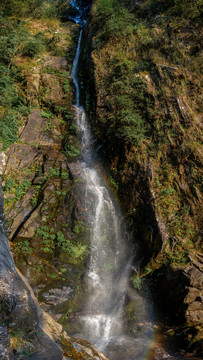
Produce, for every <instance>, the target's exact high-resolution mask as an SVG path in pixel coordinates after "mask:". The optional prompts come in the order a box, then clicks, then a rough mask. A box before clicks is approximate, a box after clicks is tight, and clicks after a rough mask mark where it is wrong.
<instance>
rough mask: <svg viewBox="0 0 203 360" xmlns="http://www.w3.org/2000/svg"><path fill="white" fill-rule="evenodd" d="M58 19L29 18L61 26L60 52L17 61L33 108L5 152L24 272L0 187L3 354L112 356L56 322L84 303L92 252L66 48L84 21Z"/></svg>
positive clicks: (36, 358)
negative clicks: (85, 276) (85, 278)
mask: <svg viewBox="0 0 203 360" xmlns="http://www.w3.org/2000/svg"><path fill="white" fill-rule="evenodd" d="M41 22H42V23H41ZM44 22H45V23H44ZM52 25H53V24H52V23H51V25H50V22H49V21H46V20H39V22H37V24H36V23H35V21H32V20H31V23H29V26H32V27H33V28H32V29H31V31H35V30H33V29H35V26H36V27H37V28H38V30H39V28H40V26H41V27H42V31H44V36H45V37H46V36H47V38H48V40H47V41H50V38H51V36H52V35H53V37H54V36H55V34H56V32H57V34H58V35H57V37H58V43H57V47H58V49H59V52H60V54H62V56H53V54H51V51H50V54H47V53H46V55H43V54H41V55H40V56H41V57H40V58H39V59H37V60H36V61H34V65H33V62H32V61H30V59H29V58H26V59H24V58H22V59H21V58H17V59H14V60H13V61H14V62H16V63H22V62H23V63H26V69H24V70H23V71H24V74H25V77H26V80H27V81H26V89H25V90H26V94H27V99H28V100H29V102H30V105H31V106H32V110H31V111H30V114H29V116H27V118H26V119H24V124H23V122H22V126H21V128H20V129H19V138H18V142H15V143H13V144H12V145H11V146H10V147H9V148H8V149H7V152H6V154H4V153H1V159H0V172H1V175H2V177H3V190H4V200H5V214H6V219H7V224H8V227H7V232H8V238H9V240H10V244H11V250H12V255H13V258H14V261H15V265H16V266H17V268H19V270H20V271H21V272H20V271H19V270H17V268H16V267H15V265H14V262H13V258H12V256H11V253H10V249H9V244H8V239H7V235H6V222H5V216H4V211H3V195H2V192H1V195H0V225H1V228H0V231H1V233H0V241H1V247H0V278H1V279H0V324H2V326H1V327H0V343H1V344H0V358H1V359H2V360H6V359H11V360H12V359H15V358H21V359H27V358H28V359H31V360H60V359H63V360H65V359H70V358H71V359H73V360H78V359H81V360H90V359H91V360H93V359H96V360H107V359H106V358H105V357H104V356H103V355H102V354H101V353H100V352H99V351H97V349H95V348H94V347H93V346H92V345H91V344H89V343H88V342H85V341H83V340H80V339H76V338H71V337H69V336H68V335H67V333H66V332H65V331H64V329H63V327H62V325H61V324H59V323H56V321H55V320H59V321H60V323H63V324H64V328H68V325H67V324H68V320H69V315H70V317H71V314H73V312H74V311H75V308H77V309H78V307H81V306H82V304H83V297H84V291H85V289H84V285H83V284H82V275H83V273H84V263H85V261H86V259H87V256H88V254H89V251H88V238H87V233H88V229H87V228H86V227H85V224H84V221H85V215H86V212H85V209H83V208H82V197H83V190H82V187H81V183H80V179H79V174H78V173H77V171H75V169H77V167H78V164H77V157H78V156H79V150H78V148H77V140H76V134H75V129H74V126H73V113H72V94H71V91H70V65H69V64H68V62H67V60H66V59H65V57H64V56H63V55H65V51H67V50H68V51H69V52H70V53H71V55H70V59H69V60H70V64H72V60H73V56H74V48H75V46H76V43H75V42H74V41H70V39H71V38H72V36H73V35H75V33H78V26H76V25H74V24H71V25H70V26H69V25H65V26H63V25H61V24H60V23H59V22H57V27H58V29H56V25H54V27H53V26H52ZM74 37H75V36H74ZM76 40H77V39H75V41H76ZM69 48H71V51H70V49H69ZM49 50H50V49H49ZM55 50H56V49H55ZM68 68H69V70H68ZM1 148H2V147H1ZM28 281H29V283H30V284H31V286H32V287H33V289H34V292H33V290H32V288H31V287H30V285H29V283H28ZM35 296H37V297H38V300H39V301H40V305H39V303H38V300H37V299H36V297H35ZM75 298H76V301H75ZM44 310H46V311H48V312H49V313H50V314H52V315H53V317H54V318H55V320H54V319H53V318H52V317H51V316H50V315H48V314H47V313H45V312H44ZM9 335H10V339H9Z"/></svg>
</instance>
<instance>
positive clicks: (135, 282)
mask: <svg viewBox="0 0 203 360" xmlns="http://www.w3.org/2000/svg"><path fill="white" fill-rule="evenodd" d="M130 280H131V282H132V284H133V286H134V288H135V289H136V290H141V287H142V279H141V277H140V276H139V275H136V276H134V277H132V278H131V279H130Z"/></svg>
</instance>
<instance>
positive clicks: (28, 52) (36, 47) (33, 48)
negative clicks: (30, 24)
mask: <svg viewBox="0 0 203 360" xmlns="http://www.w3.org/2000/svg"><path fill="white" fill-rule="evenodd" d="M43 50H44V45H43V43H42V42H41V40H40V39H36V38H35V39H30V40H28V41H26V42H25V43H24V46H23V49H22V55H23V56H28V57H30V58H33V57H34V56H35V55H38V54H39V53H40V52H42V51H43Z"/></svg>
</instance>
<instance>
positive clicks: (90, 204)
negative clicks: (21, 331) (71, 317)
mask: <svg viewBox="0 0 203 360" xmlns="http://www.w3.org/2000/svg"><path fill="white" fill-rule="evenodd" d="M81 39H82V30H81V32H80V36H79V41H78V46H77V51H76V55H75V59H74V62H73V68H72V74H71V76H72V80H73V83H74V86H75V90H76V104H75V114H76V121H77V127H78V130H79V138H80V141H81V152H82V160H81V162H82V173H81V174H80V176H81V177H82V178H83V181H84V187H85V199H86V200H85V204H84V207H85V208H86V209H87V213H88V221H89V226H90V229H91V235H90V243H91V254H90V263H89V268H88V271H87V276H86V282H87V287H88V294H89V295H88V297H87V299H86V304H85V309H84V313H83V314H82V315H81V317H80V321H81V333H80V334H79V335H80V337H81V338H84V339H86V340H88V341H90V342H91V343H92V344H94V345H95V346H96V347H97V348H98V349H99V350H100V351H102V352H103V353H104V354H105V355H106V356H108V357H109V358H110V360H125V359H126V360H127V359H128V360H134V359H138V358H140V356H142V358H143V353H144V351H145V349H146V347H147V344H148V341H147V337H146V335H144V336H143V337H141V338H140V337H139V338H135V337H129V336H126V335H125V330H124V324H123V308H124V302H125V299H126V293H127V291H128V290H129V273H130V267H131V253H130V248H129V245H128V241H127V240H128V237H127V234H126V230H125V226H124V223H123V219H122V214H121V211H120V209H119V208H118V206H117V204H116V203H115V201H114V199H113V198H112V194H111V193H110V191H109V190H108V188H107V186H106V185H105V183H104V182H103V181H102V179H101V178H100V176H99V174H98V172H97V170H96V167H95V166H94V152H95V150H94V147H93V145H92V144H93V138H92V134H91V131H90V127H89V125H88V122H87V119H86V115H85V111H84V108H83V106H82V105H81V104H80V86H79V81H78V61H79V56H80V48H81ZM143 320H144V319H143Z"/></svg>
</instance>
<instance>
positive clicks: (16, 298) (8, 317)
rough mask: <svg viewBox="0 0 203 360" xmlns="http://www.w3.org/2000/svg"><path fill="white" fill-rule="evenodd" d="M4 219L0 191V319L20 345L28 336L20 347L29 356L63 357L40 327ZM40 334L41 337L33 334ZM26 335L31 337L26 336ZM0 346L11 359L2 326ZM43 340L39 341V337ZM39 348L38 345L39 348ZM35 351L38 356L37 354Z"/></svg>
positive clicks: (35, 306)
mask: <svg viewBox="0 0 203 360" xmlns="http://www.w3.org/2000/svg"><path fill="white" fill-rule="evenodd" d="M5 228H6V221H5V216H4V209H3V194H2V189H1V190H0V239H1V247H0V264H1V265H0V278H1V280H0V314H1V319H0V322H1V323H3V324H5V325H6V327H7V328H9V329H10V331H12V332H13V334H14V335H13V337H14V336H15V334H16V336H19V341H20V339H22V340H21V341H22V344H23V342H24V341H25V340H24V339H26V337H27V344H26V345H25V346H22V347H23V348H24V349H23V350H24V351H25V349H26V350H27V351H28V352H29V351H31V352H33V353H34V354H36V355H35V357H33V356H34V355H32V356H31V357H30V358H32V359H34V358H35V359H39V358H40V357H38V355H39V354H40V356H41V354H43V357H42V358H43V359H47V360H48V359H50V356H52V355H50V354H55V356H53V357H52V359H56V358H57V359H62V350H61V348H60V347H59V346H58V345H57V344H55V343H54V342H53V340H52V339H51V338H50V337H49V336H47V335H46V334H45V333H44V331H43V329H42V328H41V326H40V321H41V314H40V309H39V308H38V305H37V304H36V303H35V301H34V299H33V298H32V295H31V293H30V290H29V289H28V287H27V286H26V284H25V283H24V281H23V280H22V278H21V277H20V276H19V274H18V273H17V271H16V269H15V266H14V263H13V259H12V257H11V254H10V250H9V244H8V240H7V235H6V229H5ZM37 333H39V334H41V337H39V336H37V335H36V334H37ZM29 336H30V337H31V339H32V340H30V339H29ZM0 337H1V340H2V341H1V347H0V356H1V358H2V359H7V358H8V359H14V356H13V354H12V352H11V349H10V341H9V333H8V330H7V329H6V328H5V327H3V326H1V334H0ZM43 337H44V338H45V339H46V341H42V338H43ZM39 347H40V348H39ZM37 354H38V355H37Z"/></svg>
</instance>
